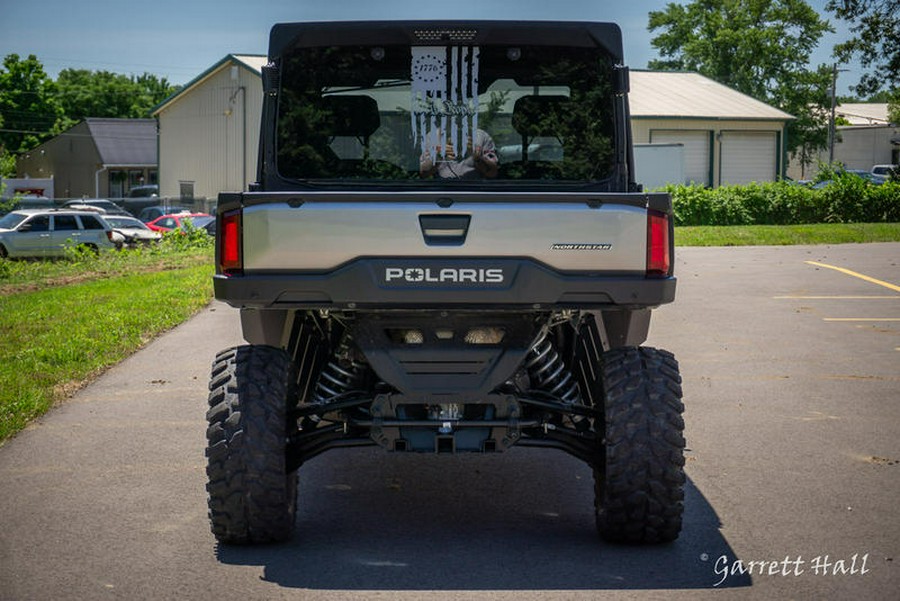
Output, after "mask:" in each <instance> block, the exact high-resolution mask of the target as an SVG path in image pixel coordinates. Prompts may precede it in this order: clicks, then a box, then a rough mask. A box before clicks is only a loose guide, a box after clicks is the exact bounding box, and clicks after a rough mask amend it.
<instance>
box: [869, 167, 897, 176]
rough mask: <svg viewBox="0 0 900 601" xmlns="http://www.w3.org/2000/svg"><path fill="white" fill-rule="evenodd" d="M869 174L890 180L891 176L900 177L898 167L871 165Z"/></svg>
mask: <svg viewBox="0 0 900 601" xmlns="http://www.w3.org/2000/svg"><path fill="white" fill-rule="evenodd" d="M869 173H871V174H872V175H880V176H882V177H885V178H888V179H890V177H891V174H897V175H900V165H873V166H872V170H871V171H870V172H869Z"/></svg>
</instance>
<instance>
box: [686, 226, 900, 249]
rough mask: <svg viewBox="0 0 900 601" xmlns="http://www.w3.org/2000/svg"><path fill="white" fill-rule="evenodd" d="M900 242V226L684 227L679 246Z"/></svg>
mask: <svg viewBox="0 0 900 601" xmlns="http://www.w3.org/2000/svg"><path fill="white" fill-rule="evenodd" d="M863 242H900V223H819V224H811V225H733V226H680V227H676V228H675V244H676V245H678V246H784V245H792V244H848V243H863Z"/></svg>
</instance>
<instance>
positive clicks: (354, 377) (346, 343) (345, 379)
mask: <svg viewBox="0 0 900 601" xmlns="http://www.w3.org/2000/svg"><path fill="white" fill-rule="evenodd" d="M352 347H353V345H352V338H351V336H350V335H349V334H347V335H345V336H344V338H343V340H342V341H341V344H340V345H339V346H338V349H337V350H336V351H335V352H334V355H332V357H331V360H330V361H329V362H328V363H327V364H326V365H325V366H324V367H323V368H322V371H321V372H320V373H319V380H318V382H316V387H315V390H314V391H313V395H312V396H313V398H312V401H313V402H314V403H327V402H328V401H329V400H331V399H333V398H334V397H336V396H339V395H342V394H344V393H347V392H350V391H351V390H353V389H354V388H356V387H357V386H358V385H359V384H360V383H361V382H362V378H363V376H364V375H365V369H366V365H365V363H362V362H360V361H357V360H356V359H355V358H354V356H353V355H354V351H353V348H352Z"/></svg>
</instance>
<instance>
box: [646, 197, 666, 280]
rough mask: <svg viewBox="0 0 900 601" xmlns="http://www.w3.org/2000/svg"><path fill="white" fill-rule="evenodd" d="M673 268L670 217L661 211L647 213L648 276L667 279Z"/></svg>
mask: <svg viewBox="0 0 900 601" xmlns="http://www.w3.org/2000/svg"><path fill="white" fill-rule="evenodd" d="M671 267H672V258H671V241H670V240H669V216H668V215H666V214H665V213H660V212H659V211H648V213H647V275H648V276H649V277H666V276H668V275H669V271H670V269H671Z"/></svg>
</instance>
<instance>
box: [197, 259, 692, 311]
mask: <svg viewBox="0 0 900 601" xmlns="http://www.w3.org/2000/svg"><path fill="white" fill-rule="evenodd" d="M675 284H676V280H675V278H674V277H666V278H646V277H643V276H636V275H611V274H602V275H601V274H592V273H585V272H578V273H560V272H557V271H555V270H553V269H550V268H548V267H546V266H544V265H541V264H539V263H537V262H534V261H530V260H527V259H499V260H498V259H460V258H452V259H426V260H421V259H385V258H372V259H358V260H356V261H353V262H351V263H349V264H346V265H344V266H342V267H339V268H337V269H335V270H333V271H330V272H327V273H302V272H301V273H297V272H295V273H280V272H278V273H250V274H245V275H239V276H225V275H216V276H215V278H214V287H215V295H216V298H217V299H219V300H222V301H225V302H226V303H228V304H230V305H231V306H233V307H239V308H256V309H264V308H278V309H288V308H296V309H425V308H445V307H446V308H492V309H502V308H509V309H529V310H534V309H540V310H547V309H554V308H559V309H562V308H573V309H601V308H604V307H608V308H611V307H615V308H620V309H634V308H647V307H655V306H658V305H661V304H665V303H669V302H672V301H673V300H674V298H675Z"/></svg>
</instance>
